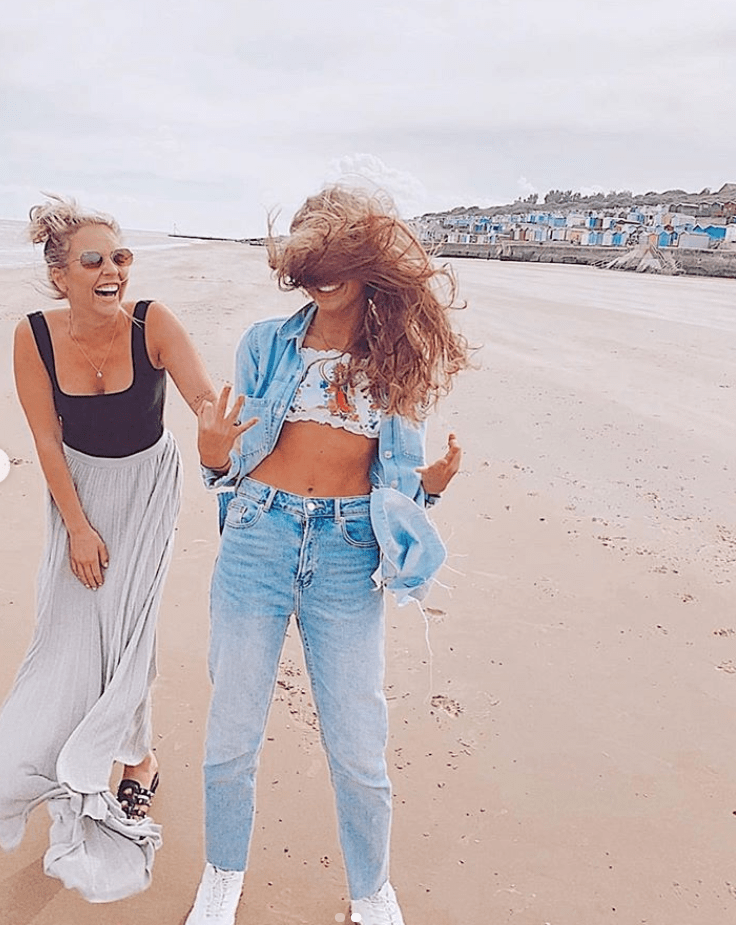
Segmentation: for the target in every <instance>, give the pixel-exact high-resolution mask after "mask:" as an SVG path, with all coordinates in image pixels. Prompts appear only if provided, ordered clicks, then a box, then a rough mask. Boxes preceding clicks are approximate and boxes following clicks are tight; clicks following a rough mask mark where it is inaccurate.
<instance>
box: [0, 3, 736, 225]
mask: <svg viewBox="0 0 736 925" xmlns="http://www.w3.org/2000/svg"><path fill="white" fill-rule="evenodd" d="M735 91H736V0H702V2H695V0H392V2H384V0H373V2H361V3H359V2H354V0H278V2H275V3H266V2H261V0H177V2H172V0H119V2H115V0H94V2H92V0H63V2H57V0H33V2H29V0H26V2H24V0H9V3H7V4H5V5H4V6H3V17H2V22H1V23H0V216H1V217H5V218H21V219H22V218H24V217H25V216H26V214H27V212H28V208H29V207H30V206H31V205H32V204H33V203H35V202H37V201H39V198H40V197H39V191H40V190H51V191H55V192H62V193H68V194H72V195H75V196H76V197H77V198H79V199H80V200H81V201H82V203H83V204H85V205H88V206H90V207H92V208H98V209H103V210H107V211H111V212H113V213H114V214H115V215H116V217H117V218H118V219H119V220H120V222H121V224H122V225H123V226H124V227H128V228H146V229H157V230H162V231H172V230H174V228H176V230H178V231H179V232H181V233H195V234H212V235H224V236H251V235H258V234H262V233H263V232H264V229H265V214H266V210H267V209H271V208H274V207H280V208H281V209H282V211H283V216H284V223H285V220H286V218H288V217H290V215H291V214H292V213H293V211H294V209H295V208H296V207H297V206H298V204H299V203H300V202H301V201H302V200H303V199H304V197H305V196H306V195H308V194H309V193H311V192H314V191H315V190H317V189H319V188H320V187H321V186H322V185H323V184H324V183H325V182H328V181H332V180H335V179H338V178H340V177H343V178H346V179H348V180H354V179H355V177H356V176H359V177H365V178H366V180H367V182H368V183H374V184H377V185H380V186H382V187H384V188H386V189H388V190H389V191H390V192H391V193H392V194H393V195H394V197H395V198H396V200H397V202H398V204H399V207H400V210H401V211H402V213H403V214H404V215H406V216H410V215H416V214H419V213H422V212H425V211H429V210H435V209H444V208H452V207H454V206H457V205H489V204H495V203H503V202H509V201H512V200H513V199H515V198H516V197H517V196H519V195H520V194H523V195H526V194H527V193H529V192H533V191H536V192H539V193H540V195H541V196H543V195H544V193H545V192H546V191H547V190H548V189H550V188H563V189H567V188H573V189H579V190H584V191H588V190H592V189H603V190H609V189H631V190H633V191H634V192H645V191H647V190H663V189H668V188H673V187H682V188H684V189H687V190H691V191H698V190H700V189H702V188H703V187H706V186H707V187H712V188H714V189H717V188H718V187H720V186H721V185H722V184H723V183H724V182H736V118H735V117H734V116H735V110H736V102H735V100H736V93H735ZM284 223H282V224H284Z"/></svg>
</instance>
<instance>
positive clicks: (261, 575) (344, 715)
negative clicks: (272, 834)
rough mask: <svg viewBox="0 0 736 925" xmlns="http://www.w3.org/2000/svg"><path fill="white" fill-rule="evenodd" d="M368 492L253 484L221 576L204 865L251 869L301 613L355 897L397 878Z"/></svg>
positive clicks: (229, 538) (242, 498)
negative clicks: (338, 494)
mask: <svg viewBox="0 0 736 925" xmlns="http://www.w3.org/2000/svg"><path fill="white" fill-rule="evenodd" d="M378 562H379V549H378V546H377V544H376V540H375V536H374V534H373V529H372V527H371V522H370V516H369V499H368V496H361V497H356V498H305V497H302V496H300V495H293V494H289V493H288V492H284V491H278V490H276V489H275V488H271V487H270V486H268V485H264V484H262V483H260V482H256V481H254V480H253V479H247V478H246V479H244V480H243V481H242V482H241V483H240V485H239V487H238V493H237V494H236V495H235V497H234V498H233V500H232V501H231V502H230V504H229V506H228V509H227V516H226V519H225V525H224V529H223V534H222V542H221V547H220V553H219V556H218V559H217V563H216V566H215V571H214V575H213V579H212V598H211V610H212V629H211V639H210V662H209V664H210V675H211V678H212V682H213V696H212V704H211V707H210V716H209V723H208V729H207V745H206V754H205V765H204V770H205V801H206V831H207V859H208V860H209V861H210V863H212V864H214V865H215V866H216V867H220V868H223V869H225V870H244V869H245V868H246V866H247V857H248V848H249V844H250V839H251V832H252V828H253V816H254V808H255V807H254V796H255V776H256V769H257V766H258V759H259V755H260V751H261V747H262V744H263V737H264V731H265V727H266V720H267V717H268V711H269V707H270V705H271V701H272V699H273V694H274V688H275V685H276V678H277V674H278V665H279V657H280V654H281V651H282V648H283V644H284V639H285V636H286V629H287V626H288V623H289V618H290V616H291V615H292V614H294V615H295V616H296V620H297V625H298V627H299V633H300V635H301V640H302V645H303V647H304V655H305V660H306V665H307V669H308V671H309V676H310V680H311V685H312V693H313V696H314V701H315V705H316V708H317V713H318V716H319V722H320V730H321V735H322V742H323V745H324V748H325V751H326V753H327V759H328V763H329V767H330V774H331V778H332V784H333V787H334V790H335V798H336V803H337V815H338V823H339V833H340V843H341V846H342V851H343V856H344V859H345V866H346V869H347V874H348V882H349V887H350V895H351V898H352V899H361V898H363V897H365V896H369V895H371V894H372V893H374V892H375V891H376V890H378V889H380V888H381V886H382V885H383V884H384V882H385V881H386V880H387V878H388V844H389V831H390V825H391V784H390V782H389V779H388V775H387V770H386V760H385V750H386V743H387V738H388V719H387V710H386V700H385V697H384V693H383V677H384V616H383V593H382V591H381V590H380V589H379V588H377V587H376V586H375V583H374V582H373V581H372V578H371V575H372V573H373V572H374V571H375V569H376V567H377V566H378Z"/></svg>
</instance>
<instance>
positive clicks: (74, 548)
mask: <svg viewBox="0 0 736 925" xmlns="http://www.w3.org/2000/svg"><path fill="white" fill-rule="evenodd" d="M68 536H69V564H70V566H71V569H72V572H73V573H74V575H75V577H76V578H78V579H79V581H81V582H82V584H83V585H84V587H85V588H89V589H90V590H92V591H96V590H97V589H98V588H101V587H102V585H103V584H104V582H105V577H104V574H103V569H106V568H107V566H108V564H109V562H110V557H109V555H108V553H107V546H105V544H104V542H103V541H102V538H101V537H100V535H99V533H97V531H96V530H93V529H92V527H90V526H89V524H87V526H86V527H83V528H81V529H80V530H75V531H74V532H73V533H69V534H68Z"/></svg>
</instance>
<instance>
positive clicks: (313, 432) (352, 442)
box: [248, 421, 378, 498]
mask: <svg viewBox="0 0 736 925" xmlns="http://www.w3.org/2000/svg"><path fill="white" fill-rule="evenodd" d="M377 445H378V440H376V439H371V438H370V437H364V436H362V435H361V434H351V433H350V432H349V431H347V430H344V429H343V428H341V427H332V426H330V425H329V424H318V423H316V422H315V421H285V422H284V425H283V428H282V430H281V435H280V436H279V439H278V442H277V443H276V446H275V447H274V448H273V450H272V451H271V453H270V454H269V455H268V456H267V457H266V458H265V459H264V460H263V461H262V462H260V463H259V464H258V465H257V466H256V467H255V469H253V470H252V471H251V472H249V473H248V475H249V476H250V477H251V478H252V479H256V480H257V481H259V482H263V483H264V484H266V485H271V486H272V487H273V488H279V489H281V490H282V491H288V492H291V493H292V494H295V495H302V496H312V497H315V498H350V497H354V496H356V495H367V494H369V493H370V490H371V485H370V479H369V472H370V468H371V463H372V462H373V458H374V456H375V454H376V448H377Z"/></svg>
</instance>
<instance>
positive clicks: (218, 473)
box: [199, 463, 232, 488]
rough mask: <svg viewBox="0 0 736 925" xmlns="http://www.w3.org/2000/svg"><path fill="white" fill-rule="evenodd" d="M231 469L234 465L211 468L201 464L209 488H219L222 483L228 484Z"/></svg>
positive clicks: (203, 477) (203, 476)
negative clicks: (223, 467)
mask: <svg viewBox="0 0 736 925" xmlns="http://www.w3.org/2000/svg"><path fill="white" fill-rule="evenodd" d="M231 469H232V465H231V466H229V467H228V468H227V469H210V467H209V466H203V465H202V463H200V464H199V471H200V473H201V475H202V480H203V481H204V484H205V485H206V486H207V488H219V487H220V486H222V485H227V484H228V481H227V477H228V475H229V474H230V470H231Z"/></svg>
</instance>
